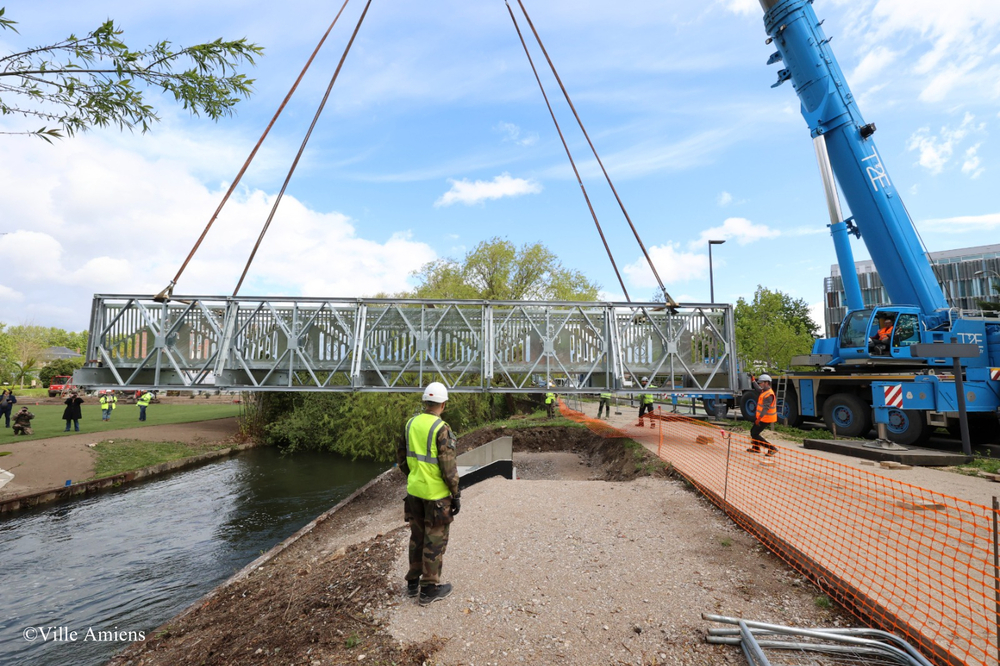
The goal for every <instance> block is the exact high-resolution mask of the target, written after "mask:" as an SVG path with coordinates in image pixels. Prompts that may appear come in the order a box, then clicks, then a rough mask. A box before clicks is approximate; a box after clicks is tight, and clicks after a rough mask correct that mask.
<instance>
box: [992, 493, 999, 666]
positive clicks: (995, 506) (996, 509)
mask: <svg viewBox="0 0 1000 666" xmlns="http://www.w3.org/2000/svg"><path fill="white" fill-rule="evenodd" d="M998 512H1000V502H998V501H997V498H996V496H994V497H993V579H994V580H993V588H994V595H995V599H996V627H997V634H996V636H997V661H998V662H1000V534H998V532H997V513H998Z"/></svg>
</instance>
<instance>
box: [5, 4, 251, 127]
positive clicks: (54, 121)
mask: <svg viewBox="0 0 1000 666" xmlns="http://www.w3.org/2000/svg"><path fill="white" fill-rule="evenodd" d="M4 10H5V8H4V7H0V30H9V31H13V32H15V33H17V32H18V31H17V29H16V28H15V27H14V26H15V25H16V22H15V21H13V20H11V19H9V18H5V16H4ZM122 34H123V33H122V30H121V29H120V28H119V27H118V26H116V25H115V24H114V22H113V21H111V20H108V21H105V22H104V23H102V24H101V25H100V26H98V27H97V28H96V29H95V30H93V31H91V32H88V33H86V34H85V35H83V36H80V37H78V36H76V35H70V36H69V37H67V38H65V39H62V40H60V41H57V42H54V43H51V44H46V45H42V46H35V47H31V48H25V49H24V50H22V51H18V52H16V53H11V54H9V55H6V56H2V57H0V114H2V115H10V114H14V115H20V116H24V117H26V118H33V119H36V120H38V121H40V122H43V123H46V125H45V126H43V127H41V128H40V129H37V130H29V131H24V132H0V133H3V134H30V135H35V136H38V137H41V138H43V139H45V140H46V141H50V140H51V139H52V138H61V137H63V136H72V135H73V134H75V133H77V132H81V131H85V130H87V129H90V128H92V127H107V126H117V127H118V128H119V129H129V130H132V129H135V128H139V129H141V130H142V131H143V132H146V131H147V130H148V129H149V126H150V124H151V123H153V122H156V121H158V120H159V116H157V114H156V110H155V108H154V107H153V105H152V104H150V103H148V102H147V100H146V98H145V97H144V96H143V90H142V88H143V87H149V88H153V89H159V90H160V91H162V92H164V93H168V94H169V95H171V96H173V98H174V100H175V101H177V102H178V103H179V104H181V106H183V107H184V108H185V109H188V110H189V111H190V112H191V113H193V114H194V115H200V114H205V115H206V116H208V117H209V118H211V119H213V120H218V119H219V118H222V117H224V116H229V115H232V113H233V108H234V107H235V106H236V104H237V103H238V102H239V101H240V100H241V99H243V98H246V97H248V96H249V95H250V93H251V92H252V89H253V79H249V78H247V77H246V75H245V74H242V73H240V72H239V71H238V69H239V67H240V66H242V65H244V64H250V65H253V64H254V58H255V57H257V56H259V55H261V54H262V53H263V49H262V48H261V47H260V46H257V45H256V44H252V43H250V42H248V41H247V40H246V38H243V39H237V40H230V41H226V40H222V39H217V40H215V41H213V42H207V43H205V44H196V45H194V46H187V47H182V48H174V47H173V45H172V44H171V43H170V42H168V41H162V42H158V43H156V44H152V45H150V46H147V47H145V48H139V49H133V48H131V47H129V46H128V45H127V44H125V42H124V41H123V40H122ZM49 125H54V126H53V127H50V126H49Z"/></svg>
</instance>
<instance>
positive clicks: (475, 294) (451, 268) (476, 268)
mask: <svg viewBox="0 0 1000 666" xmlns="http://www.w3.org/2000/svg"><path fill="white" fill-rule="evenodd" d="M414 275H415V276H416V277H417V279H419V280H420V283H421V284H420V285H419V286H418V287H417V288H416V289H415V290H414V292H413V293H412V296H413V297H415V298H481V299H485V300H495V301H520V300H554V301H596V300H597V294H598V291H599V290H600V285H598V284H596V283H593V282H590V281H589V280H587V278H586V276H584V275H583V273H581V272H579V271H572V270H569V269H566V268H564V267H563V265H562V262H560V261H559V259H558V258H557V257H556V255H555V253H553V252H552V251H551V250H549V249H548V248H546V247H545V246H544V245H542V244H541V243H534V244H532V245H528V244H524V245H522V246H521V247H520V248H517V247H516V246H515V245H514V244H513V243H511V242H510V241H508V240H505V239H502V238H498V237H494V238H491V239H490V240H488V241H483V242H481V243H480V244H479V245H477V246H476V247H475V248H474V249H473V250H472V251H471V252H469V253H467V254H466V255H465V258H464V260H463V261H462V263H458V262H457V261H454V260H452V259H439V260H437V261H433V262H431V263H428V264H425V265H424V266H423V268H421V269H420V270H419V271H417V272H415V273H414Z"/></svg>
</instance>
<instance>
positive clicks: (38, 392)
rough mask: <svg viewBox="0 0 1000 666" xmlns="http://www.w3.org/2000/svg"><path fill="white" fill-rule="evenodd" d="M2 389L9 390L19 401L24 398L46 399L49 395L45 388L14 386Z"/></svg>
mask: <svg viewBox="0 0 1000 666" xmlns="http://www.w3.org/2000/svg"><path fill="white" fill-rule="evenodd" d="M2 388H5V389H8V390H11V391H13V392H14V395H15V396H16V397H17V399H18V400H20V399H21V398H22V397H24V398H47V397H48V395H49V390H48V389H47V388H18V387H16V386H13V387H12V386H4V387H2Z"/></svg>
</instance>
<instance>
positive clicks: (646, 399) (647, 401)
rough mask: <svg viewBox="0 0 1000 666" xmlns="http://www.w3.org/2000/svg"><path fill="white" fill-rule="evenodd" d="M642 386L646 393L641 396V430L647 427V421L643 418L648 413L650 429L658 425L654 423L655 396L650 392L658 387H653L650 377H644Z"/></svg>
mask: <svg viewBox="0 0 1000 666" xmlns="http://www.w3.org/2000/svg"><path fill="white" fill-rule="evenodd" d="M642 386H643V388H645V389H646V393H643V394H642V395H640V396H639V423H638V425H639V427H640V428H641V427H643V426H645V425H646V421H645V419H643V417H642V416H643V414H645V413H646V412H649V427H650V428H655V427H656V424H655V423H654V422H653V394H652V393H650V392H649V391H651V390H652V389H654V388H656V387H655V386H653V385H652V384H651V383H650V381H649V377H643V378H642Z"/></svg>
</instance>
